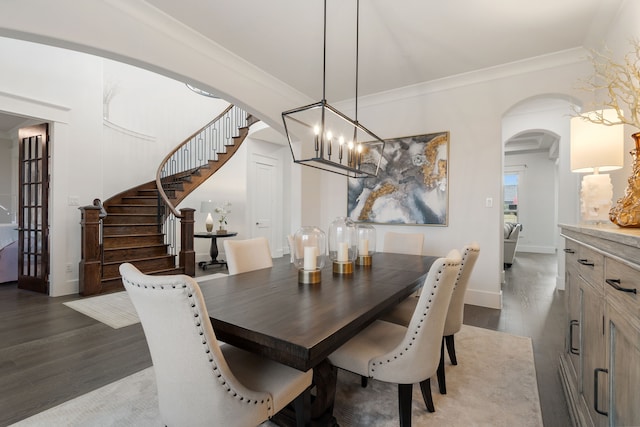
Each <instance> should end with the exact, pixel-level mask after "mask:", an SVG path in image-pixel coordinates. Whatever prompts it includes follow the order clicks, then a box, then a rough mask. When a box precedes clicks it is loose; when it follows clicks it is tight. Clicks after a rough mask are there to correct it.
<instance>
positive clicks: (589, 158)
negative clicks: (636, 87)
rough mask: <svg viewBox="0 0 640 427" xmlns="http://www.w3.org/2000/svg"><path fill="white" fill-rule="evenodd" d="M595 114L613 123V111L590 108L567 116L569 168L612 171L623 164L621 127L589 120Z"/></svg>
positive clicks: (616, 118) (614, 120)
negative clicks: (569, 143) (580, 113)
mask: <svg viewBox="0 0 640 427" xmlns="http://www.w3.org/2000/svg"><path fill="white" fill-rule="evenodd" d="M597 117H602V118H603V119H604V120H605V121H608V122H616V121H618V116H617V113H616V111H615V110H600V111H591V112H588V113H585V114H582V115H580V116H577V117H573V118H572V119H571V171H572V172H579V173H593V172H595V171H596V170H597V171H598V172H606V171H612V170H616V169H620V168H622V166H623V165H624V127H623V126H621V125H612V126H608V125H603V124H600V123H593V122H592V121H590V119H591V120H595V119H596V118H597Z"/></svg>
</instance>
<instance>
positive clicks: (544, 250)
mask: <svg viewBox="0 0 640 427" xmlns="http://www.w3.org/2000/svg"><path fill="white" fill-rule="evenodd" d="M518 252H530V253H533V254H555V253H556V247H555V246H536V245H526V244H522V243H518V248H517V249H516V257H517V256H518Z"/></svg>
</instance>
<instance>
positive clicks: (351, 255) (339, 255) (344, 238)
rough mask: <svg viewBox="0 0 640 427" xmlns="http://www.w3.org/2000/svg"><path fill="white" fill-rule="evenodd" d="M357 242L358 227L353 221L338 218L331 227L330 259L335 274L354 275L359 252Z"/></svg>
mask: <svg viewBox="0 0 640 427" xmlns="http://www.w3.org/2000/svg"><path fill="white" fill-rule="evenodd" d="M357 241H358V240H357V236H356V227H355V225H354V223H353V221H351V219H349V218H346V217H338V218H336V219H335V220H334V221H333V222H332V223H331V225H329V258H330V259H331V261H332V263H333V272H334V273H337V274H352V273H353V265H354V261H355V259H356V256H357V252H358V247H357Z"/></svg>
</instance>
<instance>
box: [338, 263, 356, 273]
mask: <svg viewBox="0 0 640 427" xmlns="http://www.w3.org/2000/svg"><path fill="white" fill-rule="evenodd" d="M333 272H334V273H337V274H352V273H353V262H340V261H333Z"/></svg>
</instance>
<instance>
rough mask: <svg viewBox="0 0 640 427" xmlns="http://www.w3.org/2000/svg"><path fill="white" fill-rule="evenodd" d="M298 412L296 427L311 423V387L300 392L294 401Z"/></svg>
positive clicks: (306, 425) (304, 426)
mask: <svg viewBox="0 0 640 427" xmlns="http://www.w3.org/2000/svg"><path fill="white" fill-rule="evenodd" d="M293 408H294V409H295V412H296V427H308V426H310V425H311V387H309V388H307V389H306V390H305V391H303V392H302V393H300V395H299V396H298V397H296V398H295V400H294V401H293Z"/></svg>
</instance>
